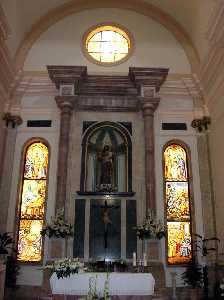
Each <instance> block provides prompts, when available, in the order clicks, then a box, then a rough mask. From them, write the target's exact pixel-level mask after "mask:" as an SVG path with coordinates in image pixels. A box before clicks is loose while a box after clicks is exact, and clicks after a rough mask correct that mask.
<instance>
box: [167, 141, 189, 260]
mask: <svg viewBox="0 0 224 300" xmlns="http://www.w3.org/2000/svg"><path fill="white" fill-rule="evenodd" d="M190 163H191V162H190V150H189V148H188V146H187V145H186V144H185V143H183V142H182V141H176V140H173V141H170V142H168V143H167V144H166V145H165V146H164V147H163V174H164V199H165V219H166V225H167V240H166V247H167V262H168V265H183V264H187V263H189V262H190V261H191V260H192V256H193V254H192V251H193V249H192V215H193V213H192V207H193V205H192V198H193V197H192V194H193V191H192V184H191V168H190Z"/></svg>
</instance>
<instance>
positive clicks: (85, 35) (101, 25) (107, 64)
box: [81, 22, 135, 67]
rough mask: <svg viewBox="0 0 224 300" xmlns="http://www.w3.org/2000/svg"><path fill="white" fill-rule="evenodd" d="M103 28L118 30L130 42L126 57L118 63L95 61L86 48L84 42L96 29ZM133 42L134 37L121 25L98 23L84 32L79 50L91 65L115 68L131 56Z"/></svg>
mask: <svg viewBox="0 0 224 300" xmlns="http://www.w3.org/2000/svg"><path fill="white" fill-rule="evenodd" d="M103 26H112V27H115V28H118V29H119V30H121V31H124V33H125V34H126V35H127V36H128V38H129V41H130V47H129V51H128V53H127V55H126V56H125V57H123V58H122V59H121V60H119V61H115V62H101V61H97V60H96V59H94V58H93V57H92V56H91V55H90V54H89V52H88V50H87V47H86V41H87V38H88V36H89V35H90V34H91V32H93V31H96V30H97V29H98V28H100V27H103ZM134 45H135V42H134V37H133V35H132V33H131V32H130V31H129V30H128V29H127V28H126V27H124V26H123V25H120V24H117V23H113V22H104V23H98V24H96V25H93V26H91V27H90V28H89V29H87V30H86V32H85V33H84V34H83V37H82V41H81V49H82V52H83V54H84V56H85V57H86V58H87V59H88V60H89V61H90V62H92V63H94V64H96V65H100V66H104V67H113V66H117V65H120V64H122V63H124V62H126V61H127V60H128V59H129V58H130V57H131V56H132V54H133V52H134V49H135V47H134Z"/></svg>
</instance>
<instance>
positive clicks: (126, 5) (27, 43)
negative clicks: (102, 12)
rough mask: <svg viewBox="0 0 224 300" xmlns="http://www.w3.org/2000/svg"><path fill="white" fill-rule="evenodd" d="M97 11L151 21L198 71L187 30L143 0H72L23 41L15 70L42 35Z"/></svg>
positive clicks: (35, 27) (197, 63) (53, 13)
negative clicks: (116, 11)
mask: <svg viewBox="0 0 224 300" xmlns="http://www.w3.org/2000/svg"><path fill="white" fill-rule="evenodd" d="M96 8H120V9H126V10H131V11H134V12H136V13H139V14H142V15H144V16H147V17H149V18H152V19H153V20H155V21H156V22H158V23H160V24H161V25H163V26H164V27H165V28H166V29H167V30H169V31H170V32H171V33H172V34H173V35H174V36H175V38H176V39H177V41H178V42H179V43H180V44H181V45H182V47H183V49H184V51H185V53H186V55H187V57H188V60H189V62H190V64H191V68H192V72H196V71H197V70H198V67H199V64H200V58H199V54H198V52H197V50H196V47H195V46H194V44H193V42H192V40H191V38H190V36H189V34H188V33H187V32H186V30H185V29H184V28H183V27H182V26H181V25H180V24H179V23H178V22H177V21H176V20H175V19H174V18H173V17H171V16H170V15H169V14H167V13H165V12H164V11H162V10H161V9H159V8H158V7H156V6H154V5H152V4H149V3H146V2H143V1H141V2H140V0H122V1H120V0H107V1H104V0H95V1H86V0H72V1H69V2H68V3H65V4H63V5H60V6H58V7H57V8H55V9H53V10H51V11H49V12H48V13H47V14H45V15H44V16H42V17H41V18H40V19H39V20H38V21H37V22H36V23H34V24H33V26H32V27H31V29H30V31H29V32H28V33H27V34H26V36H25V38H24V40H23V41H22V42H21V44H20V47H19V48H18V50H17V53H16V56H15V64H16V69H17V70H21V69H23V65H24V62H25V59H26V57H27V55H28V52H29V50H30V49H31V47H32V46H33V44H34V43H35V42H36V40H37V39H38V38H39V37H40V36H41V34H43V33H44V32H45V31H46V30H47V29H48V28H49V27H50V26H52V25H53V24H55V23H56V22H58V21H59V20H61V19H63V18H65V17H67V16H69V15H72V14H75V13H78V12H81V11H83V10H87V9H88V10H91V9H96Z"/></svg>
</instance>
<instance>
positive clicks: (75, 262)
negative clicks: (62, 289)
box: [43, 258, 85, 279]
mask: <svg viewBox="0 0 224 300" xmlns="http://www.w3.org/2000/svg"><path fill="white" fill-rule="evenodd" d="M43 269H50V270H52V272H55V273H56V275H57V277H58V279H59V278H66V277H69V276H70V275H71V274H75V273H80V272H84V271H85V268H84V264H83V263H81V262H80V261H79V259H78V258H64V259H60V260H57V261H54V262H53V263H52V264H47V265H46V266H44V267H43Z"/></svg>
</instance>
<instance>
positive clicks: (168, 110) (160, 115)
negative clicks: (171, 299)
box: [155, 97, 203, 286]
mask: <svg viewBox="0 0 224 300" xmlns="http://www.w3.org/2000/svg"><path fill="white" fill-rule="evenodd" d="M181 103H182V105H181ZM192 108H193V101H192V100H191V99H181V98H178V97H177V98H176V99H174V98H173V100H171V99H166V98H163V99H162V100H161V102H160V105H159V107H158V109H157V111H156V113H155V170H156V200H157V213H158V217H159V218H160V219H163V218H164V200H165V199H164V190H163V189H164V186H163V165H162V163H163V158H162V157H163V147H164V145H165V144H166V143H167V142H169V141H171V140H174V139H176V140H180V141H183V142H184V143H185V144H186V145H187V146H188V147H189V149H190V156H191V168H192V180H193V198H194V209H195V215H194V216H192V217H193V218H194V219H195V226H196V228H195V229H196V233H198V234H202V235H203V221H202V203H201V191H200V177H199V165H198V151H197V140H196V135H195V131H194V130H193V128H192V127H191V125H190V124H191V121H192V119H193V112H192ZM163 122H165V123H166V122H167V123H169V122H170V123H172V122H180V123H186V124H187V130H186V131H181V130H180V131H172V130H167V131H165V130H162V129H161V126H162V123H163ZM160 243H161V245H162V247H161V252H162V253H161V257H162V261H163V263H164V266H165V275H166V285H167V286H172V284H171V275H170V272H176V273H177V278H176V279H177V286H182V285H183V282H182V280H181V276H180V275H181V274H182V273H183V271H184V268H183V267H168V266H167V265H166V253H165V240H164V239H163V240H161V241H160Z"/></svg>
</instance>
